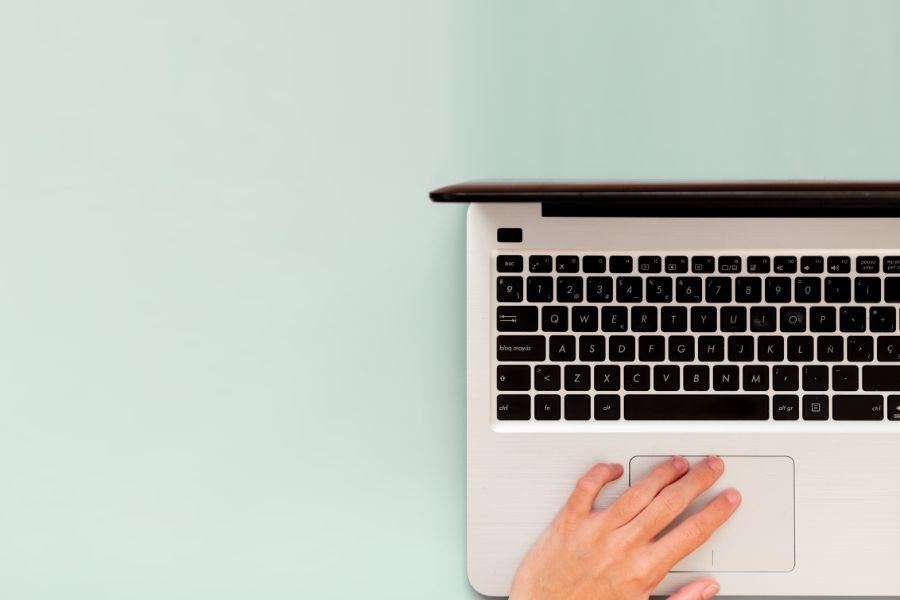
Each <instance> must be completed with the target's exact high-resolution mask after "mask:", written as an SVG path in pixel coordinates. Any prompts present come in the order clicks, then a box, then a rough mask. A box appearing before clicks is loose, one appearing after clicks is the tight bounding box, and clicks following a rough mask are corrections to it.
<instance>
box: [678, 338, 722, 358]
mask: <svg viewBox="0 0 900 600" xmlns="http://www.w3.org/2000/svg"><path fill="white" fill-rule="evenodd" d="M720 339H721V338H720ZM669 360H670V361H671V362H692V361H693V360H694V338H693V336H690V335H673V336H670V337H669Z"/></svg>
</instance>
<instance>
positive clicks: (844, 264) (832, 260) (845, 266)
mask: <svg viewBox="0 0 900 600" xmlns="http://www.w3.org/2000/svg"><path fill="white" fill-rule="evenodd" d="M850 267H851V263H850V257H849V256H829V257H828V272H829V273H849V272H850Z"/></svg>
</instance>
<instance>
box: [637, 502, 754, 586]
mask: <svg viewBox="0 0 900 600" xmlns="http://www.w3.org/2000/svg"><path fill="white" fill-rule="evenodd" d="M740 504H741V495H740V494H739V493H738V491H737V490H734V489H729V490H725V491H724V492H722V493H721V494H719V495H718V496H716V497H715V498H714V499H713V500H712V501H711V502H710V503H709V504H707V505H706V508H704V509H703V510H701V511H700V512H698V513H697V514H695V515H693V516H692V517H689V518H687V519H685V520H684V522H682V523H681V524H680V525H678V526H677V527H676V528H675V529H673V530H672V531H670V532H669V533H667V534H666V535H664V536H663V537H661V538H660V539H659V540H658V541H656V542H655V543H654V544H653V545H652V546H651V553H652V554H653V555H654V556H656V557H657V558H658V560H660V561H661V562H662V563H663V564H665V565H666V570H667V571H668V570H670V569H671V568H672V567H673V566H675V563H677V562H678V561H679V560H681V559H682V558H684V557H685V556H687V555H688V554H690V553H691V552H693V551H694V550H696V549H697V548H699V547H700V546H702V545H703V543H704V542H705V541H706V540H708V539H709V536H711V535H712V534H713V532H714V531H715V530H716V529H718V528H719V527H721V525H722V523H724V522H725V521H727V520H728V518H729V517H730V516H731V515H733V514H734V511H735V510H737V507H738V506H740Z"/></svg>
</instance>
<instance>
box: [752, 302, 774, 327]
mask: <svg viewBox="0 0 900 600" xmlns="http://www.w3.org/2000/svg"><path fill="white" fill-rule="evenodd" d="M750 331H759V332H771V331H775V307H774V306H754V307H753V308H751V309H750Z"/></svg>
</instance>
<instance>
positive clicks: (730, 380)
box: [713, 365, 740, 392]
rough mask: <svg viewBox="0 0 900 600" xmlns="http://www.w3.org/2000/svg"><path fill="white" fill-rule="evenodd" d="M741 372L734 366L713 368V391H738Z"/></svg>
mask: <svg viewBox="0 0 900 600" xmlns="http://www.w3.org/2000/svg"><path fill="white" fill-rule="evenodd" d="M738 374H739V370H738V368H737V367H736V366H734V365H716V366H714V367H713V389H714V390H716V391H717V392H734V391H737V389H738V384H739V383H740V382H739V381H738V379H739V376H738Z"/></svg>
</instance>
